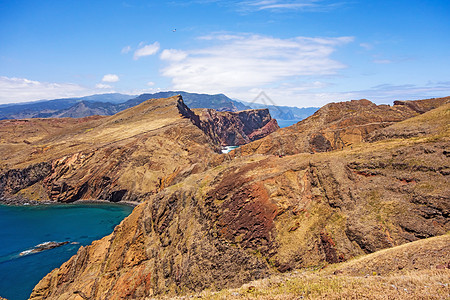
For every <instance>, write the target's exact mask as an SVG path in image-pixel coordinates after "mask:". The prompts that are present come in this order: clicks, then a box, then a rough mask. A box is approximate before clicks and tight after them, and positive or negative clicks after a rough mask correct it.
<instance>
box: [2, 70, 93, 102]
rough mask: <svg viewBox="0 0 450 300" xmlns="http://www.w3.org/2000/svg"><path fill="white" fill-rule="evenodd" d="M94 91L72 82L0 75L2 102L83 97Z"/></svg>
mask: <svg viewBox="0 0 450 300" xmlns="http://www.w3.org/2000/svg"><path fill="white" fill-rule="evenodd" d="M92 93H93V90H90V89H87V88H85V87H82V86H80V85H77V84H72V83H49V82H39V81H35V80H29V79H26V78H15V77H12V78H11V77H6V76H0V103H17V102H26V101H32V100H41V99H56V98H68V97H81V96H86V95H89V94H92Z"/></svg>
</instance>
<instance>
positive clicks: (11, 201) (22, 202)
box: [0, 197, 142, 207]
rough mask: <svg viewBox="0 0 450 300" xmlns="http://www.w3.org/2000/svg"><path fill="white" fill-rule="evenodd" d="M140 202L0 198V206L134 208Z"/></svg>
mask: <svg viewBox="0 0 450 300" xmlns="http://www.w3.org/2000/svg"><path fill="white" fill-rule="evenodd" d="M141 203H142V202H133V201H119V202H111V201H107V200H77V201H73V202H54V201H49V200H43V201H36V200H30V199H25V198H3V197H1V198H0V205H7V206H38V205H68V204H119V205H126V206H131V207H136V206H138V205H139V204H141Z"/></svg>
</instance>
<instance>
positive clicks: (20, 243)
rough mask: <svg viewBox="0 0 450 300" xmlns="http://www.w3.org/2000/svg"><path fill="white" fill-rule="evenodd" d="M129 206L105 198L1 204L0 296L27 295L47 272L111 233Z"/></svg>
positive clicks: (11, 299)
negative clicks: (80, 202)
mask: <svg viewBox="0 0 450 300" xmlns="http://www.w3.org/2000/svg"><path fill="white" fill-rule="evenodd" d="M132 210H133V207H131V206H126V205H121V204H109V203H108V204H103V203H90V204H64V205H37V206H5V205H0V296H2V297H5V298H7V299H9V300H21V299H28V297H29V295H30V293H31V291H32V289H33V287H34V286H35V285H36V284H37V283H38V282H39V280H41V279H42V278H43V277H44V276H45V275H46V274H48V273H49V272H50V271H51V270H53V269H54V268H57V267H59V266H61V264H62V263H64V262H65V261H67V260H68V259H69V258H70V257H71V256H72V255H74V254H76V252H77V251H78V249H79V248H80V246H85V245H89V244H90V243H91V242H92V241H94V240H98V239H101V238H102V237H104V236H106V235H108V234H110V233H111V232H112V231H113V229H114V227H115V226H116V225H118V224H119V223H120V222H121V221H122V220H123V219H124V218H125V217H126V216H128V215H129V214H130V213H131V211H132ZM49 245H50V246H51V247H49Z"/></svg>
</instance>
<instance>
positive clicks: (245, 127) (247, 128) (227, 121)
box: [194, 109, 280, 146]
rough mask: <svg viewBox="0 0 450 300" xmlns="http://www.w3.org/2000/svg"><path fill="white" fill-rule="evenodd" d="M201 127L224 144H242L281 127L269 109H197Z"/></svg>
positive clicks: (215, 139)
mask: <svg viewBox="0 0 450 300" xmlns="http://www.w3.org/2000/svg"><path fill="white" fill-rule="evenodd" d="M194 111H195V113H196V114H197V115H198V116H199V118H200V127H201V128H202V130H203V131H204V132H205V133H206V134H208V136H210V137H211V138H212V139H213V140H214V141H216V142H217V143H219V144H220V145H222V146H240V145H244V144H247V143H249V142H252V141H255V140H258V139H260V138H263V137H265V136H267V135H269V134H270V133H272V132H275V131H276V130H278V129H279V128H280V127H279V126H278V123H277V121H276V120H275V119H272V117H271V116H270V113H269V110H268V109H252V110H244V111H240V112H219V111H216V110H213V109H195V110H194Z"/></svg>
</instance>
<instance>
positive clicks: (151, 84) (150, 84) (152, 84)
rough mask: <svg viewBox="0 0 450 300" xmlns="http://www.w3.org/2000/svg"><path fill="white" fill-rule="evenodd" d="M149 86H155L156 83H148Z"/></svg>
mask: <svg viewBox="0 0 450 300" xmlns="http://www.w3.org/2000/svg"><path fill="white" fill-rule="evenodd" d="M147 85H148V86H154V85H155V83H154V82H153V81H149V82H147Z"/></svg>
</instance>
